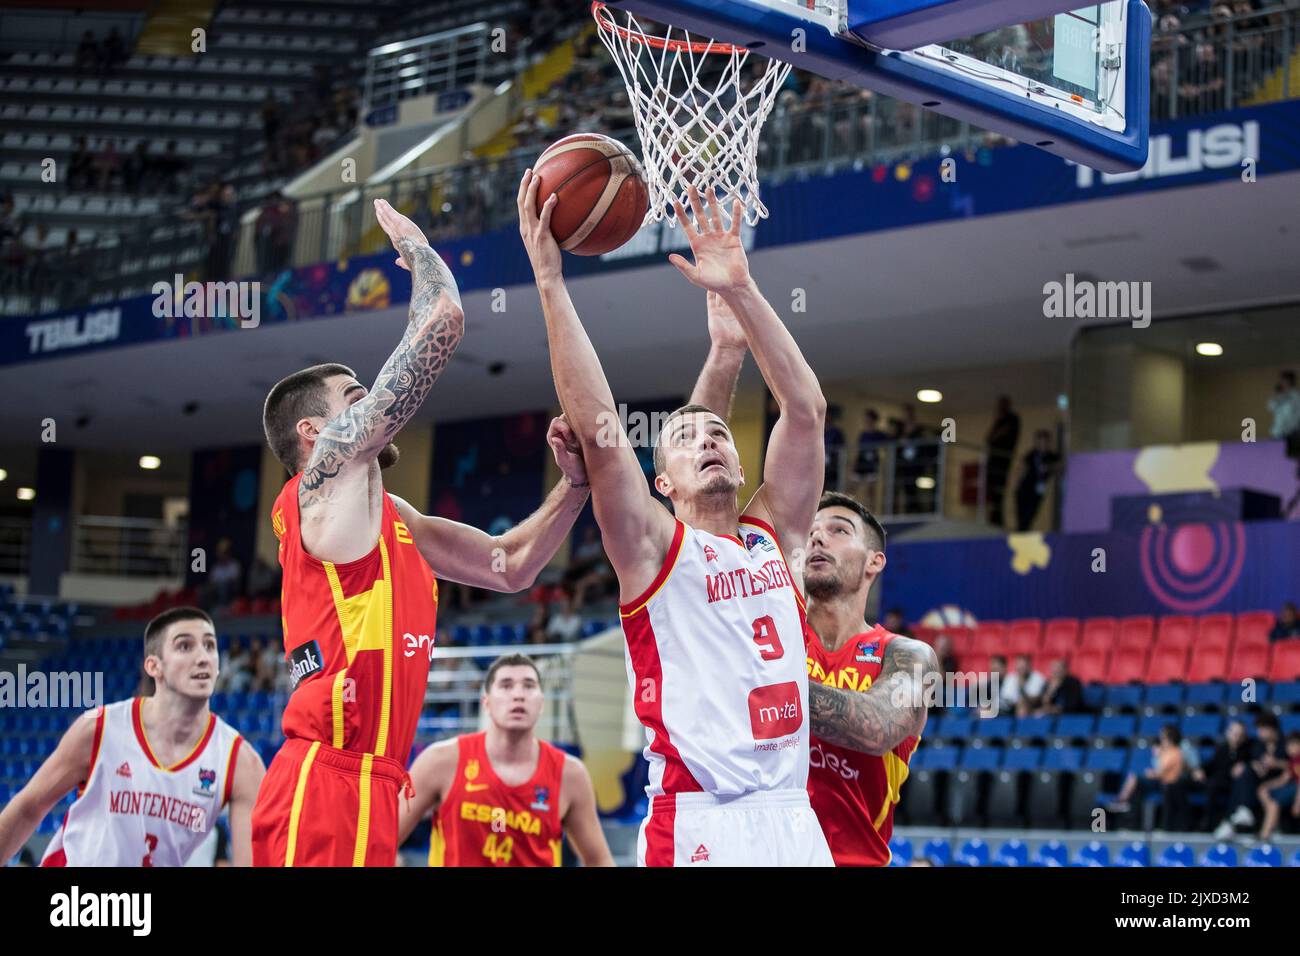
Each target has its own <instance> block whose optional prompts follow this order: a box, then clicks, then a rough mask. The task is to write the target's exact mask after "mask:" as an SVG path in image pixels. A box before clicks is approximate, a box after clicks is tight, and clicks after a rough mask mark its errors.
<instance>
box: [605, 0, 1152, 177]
mask: <svg viewBox="0 0 1300 956" xmlns="http://www.w3.org/2000/svg"><path fill="white" fill-rule="evenodd" d="M613 5H614V6H618V7H621V8H623V9H626V10H629V11H631V12H632V13H634V14H636V15H637V16H644V17H648V18H650V19H653V20H658V21H660V22H662V23H671V24H672V25H673V26H677V27H682V28H684V29H687V30H690V31H691V32H692V33H697V34H700V35H702V36H708V37H712V38H714V39H715V40H719V41H721V42H724V43H731V44H733V45H737V46H748V47H750V48H751V49H754V50H755V51H756V52H758V53H760V54H762V55H764V56H771V57H774V58H775V59H779V60H785V61H788V62H791V63H794V64H795V65H796V66H798V67H800V68H801V69H805V70H810V71H812V72H814V73H818V74H820V75H822V76H825V77H829V78H830V79H835V80H844V81H846V82H849V83H853V84H855V85H857V86H864V87H867V88H868V89H871V90H874V91H876V92H877V93H881V94H883V95H885V96H892V97H894V98H895V99H900V100H904V101H906V102H909V103H915V104H917V105H919V106H924V107H926V108H927V109H933V110H934V111H935V112H937V113H942V114H944V115H945V116H951V117H953V118H954V119H957V120H962V121H964V122H968V123H971V124H972V125H974V126H978V127H980V128H982V129H988V130H992V131H994V132H997V133H1001V134H1003V135H1004V136H1009V137H1011V138H1012V139H1016V140H1019V141H1020V142H1023V143H1030V144H1032V145H1035V146H1038V147H1040V148H1041V149H1045V150H1046V151H1047V152H1050V153H1055V154H1056V155H1058V156H1061V157H1064V158H1065V159H1069V160H1072V161H1074V162H1076V163H1082V164H1083V165H1086V166H1091V167H1092V168H1094V169H1098V170H1101V171H1102V172H1110V173H1117V172H1125V171H1129V170H1134V169H1140V168H1141V167H1142V166H1143V164H1145V163H1146V159H1147V131H1148V125H1149V122H1150V105H1149V100H1150V89H1149V85H1150V59H1151V14H1150V12H1149V11H1148V10H1147V8H1146V5H1145V4H1144V3H1143V2H1142V0H1128V35H1127V37H1126V41H1125V45H1126V49H1127V50H1128V56H1127V58H1126V60H1125V66H1124V71H1125V73H1124V90H1125V103H1124V116H1125V117H1127V127H1126V128H1125V130H1124V131H1123V132H1116V131H1113V130H1108V129H1102V128H1100V127H1097V126H1093V125H1090V124H1088V123H1085V122H1083V121H1082V120H1079V119H1077V118H1075V117H1072V116H1069V115H1068V114H1065V113H1062V112H1061V111H1059V110H1056V109H1053V108H1051V107H1048V106H1044V105H1042V104H1039V103H1033V102H1030V101H1028V100H1027V99H1026V98H1024V97H1021V96H1017V95H1015V94H1013V93H1010V92H1005V91H1002V90H998V89H994V88H991V87H986V86H981V85H979V84H977V83H975V82H972V81H971V80H969V79H965V78H963V77H960V76H952V75H947V74H945V73H943V72H940V71H939V70H937V69H935V68H933V67H927V66H925V65H923V64H920V63H914V62H908V61H904V60H903V59H901V58H900V56H899V55H898V54H897V53H889V54H885V53H877V52H875V51H873V50H869V49H867V48H866V47H862V46H858V45H856V44H854V43H850V42H848V41H847V40H844V39H842V38H841V37H838V36H835V35H833V34H831V33H828V32H827V31H826V30H824V29H822V28H821V27H819V26H817V25H815V24H812V23H809V22H808V21H807V20H804V19H803V18H801V17H799V16H797V15H792V14H790V13H786V12H784V11H781V10H777V9H773V8H770V7H763V6H759V5H758V4H756V3H753V2H750V0H618V2H617V3H615V4H613ZM795 29H802V30H803V31H804V44H805V48H804V49H803V50H802V52H799V53H794V52H792V51H791V37H792V31H794V30H795ZM949 39H953V38H951V37H950V38H949Z"/></svg>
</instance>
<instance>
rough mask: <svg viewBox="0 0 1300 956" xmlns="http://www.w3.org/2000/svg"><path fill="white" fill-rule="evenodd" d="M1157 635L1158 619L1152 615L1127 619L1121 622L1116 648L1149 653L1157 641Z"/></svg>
mask: <svg viewBox="0 0 1300 956" xmlns="http://www.w3.org/2000/svg"><path fill="white" fill-rule="evenodd" d="M1155 633H1156V619H1155V618H1153V617H1151V616H1150V615H1142V616H1139V617H1126V618H1124V620H1122V621H1120V622H1119V637H1118V638H1117V639H1116V643H1115V646H1116V647H1117V648H1136V649H1137V650H1140V651H1148V650H1150V649H1151V644H1152V642H1153V641H1154V640H1155Z"/></svg>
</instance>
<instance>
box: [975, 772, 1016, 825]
mask: <svg viewBox="0 0 1300 956" xmlns="http://www.w3.org/2000/svg"><path fill="white" fill-rule="evenodd" d="M1022 776H1023V775H1022V774H1020V773H1017V772H1015V771H1012V770H999V771H998V772H997V773H995V774H993V776H992V777H991V778H990V779H989V787H988V796H987V798H986V800H985V812H984V816H985V819H986V820H987V823H988V825H989V826H991V827H1019V826H1023V825H1024V817H1023V815H1022V814H1021V812H1020V802H1021V801H1020V793H1021V785H1020V784H1021V779H1022Z"/></svg>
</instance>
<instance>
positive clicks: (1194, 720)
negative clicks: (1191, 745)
mask: <svg viewBox="0 0 1300 956" xmlns="http://www.w3.org/2000/svg"><path fill="white" fill-rule="evenodd" d="M1222 729H1223V718H1222V717H1220V716H1219V715H1218V714H1192V715H1190V716H1188V717H1184V718H1183V726H1182V731H1183V736H1184V737H1186V738H1188V739H1190V740H1199V739H1201V738H1203V737H1217V736H1219V732H1220V731H1221V730H1222Z"/></svg>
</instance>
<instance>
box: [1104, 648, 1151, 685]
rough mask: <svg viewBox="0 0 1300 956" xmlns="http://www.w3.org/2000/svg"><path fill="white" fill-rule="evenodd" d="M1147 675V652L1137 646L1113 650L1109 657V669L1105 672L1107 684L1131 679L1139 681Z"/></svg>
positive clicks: (1123, 682)
mask: <svg viewBox="0 0 1300 956" xmlns="http://www.w3.org/2000/svg"><path fill="white" fill-rule="evenodd" d="M1146 676H1147V652H1146V651H1144V650H1142V649H1141V648H1139V647H1122V648H1119V649H1117V650H1116V651H1115V653H1114V655H1113V656H1112V657H1111V659H1110V669H1109V670H1108V671H1107V672H1106V683H1107V684H1127V683H1130V682H1131V681H1138V682H1141V681H1143V680H1145V679H1146Z"/></svg>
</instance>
